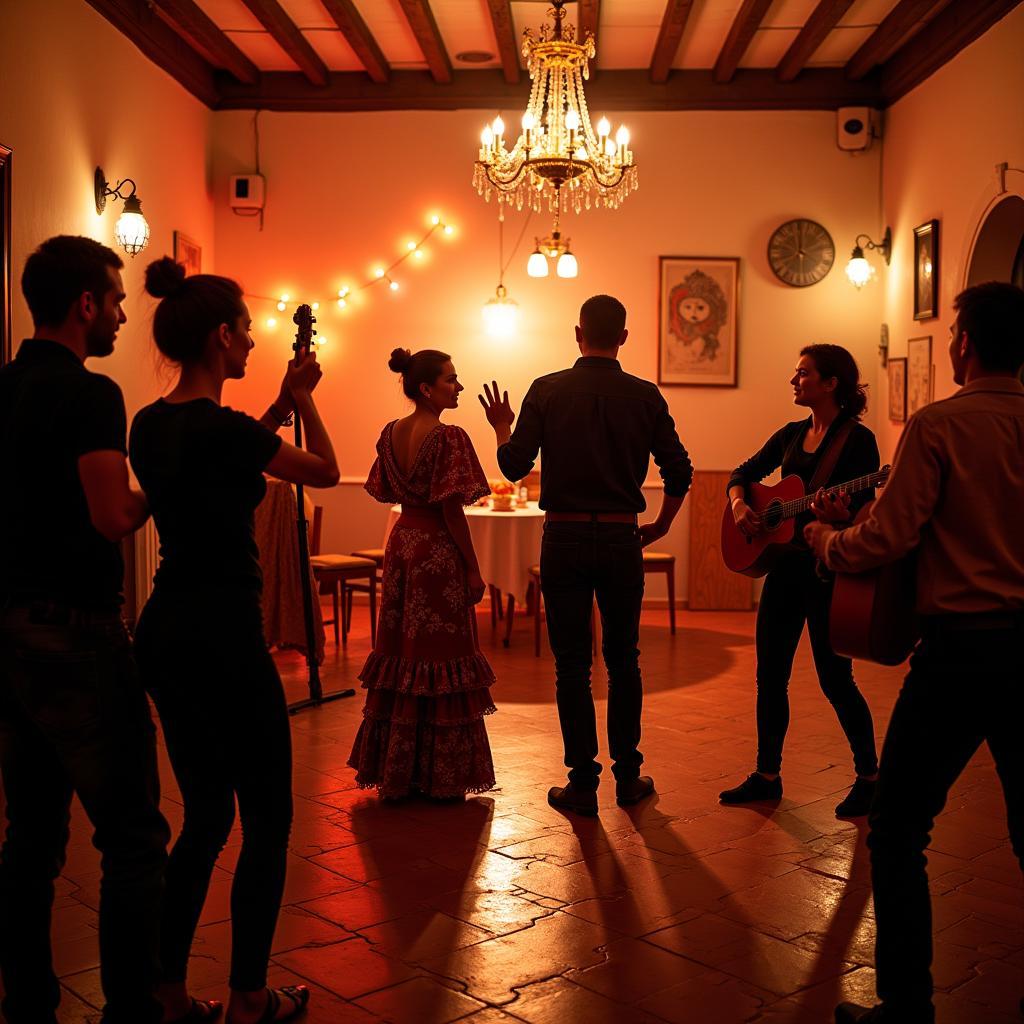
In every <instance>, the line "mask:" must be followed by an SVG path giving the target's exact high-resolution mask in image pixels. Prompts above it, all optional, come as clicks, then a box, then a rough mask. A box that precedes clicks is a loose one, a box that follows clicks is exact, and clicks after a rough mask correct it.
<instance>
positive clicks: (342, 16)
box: [320, 0, 391, 82]
mask: <svg viewBox="0 0 1024 1024" xmlns="http://www.w3.org/2000/svg"><path fill="white" fill-rule="evenodd" d="M320 3H322V4H323V5H324V7H325V8H326V10H327V13H328V14H329V15H330V16H331V17H332V18H333V19H334V24H335V25H337V26H338V28H339V29H341V34H342V35H343V36H344V37H345V39H346V40H347V42H348V45H349V46H351V47H352V49H353V50H354V51H355V55H356V56H357V57H358V58H359V62H360V63H361V64H362V65H363V67H364V68H366V73H367V74H368V75H369V76H370V78H371V79H373V81H375V82H386V81H387V80H388V77H389V76H390V74H391V65H390V64H388V62H387V58H386V57H385V56H384V53H383V51H382V50H381V48H380V47H379V46H378V45H377V40H376V39H374V38H373V33H372V32H371V31H370V30H369V28H367V26H366V22H365V21H363V17H362V15H361V14H360V13H359V11H358V10H357V9H356V5H355V4H354V3H353V2H352V0H320Z"/></svg>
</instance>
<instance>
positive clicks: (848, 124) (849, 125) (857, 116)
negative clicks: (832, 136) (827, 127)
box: [836, 107, 882, 152]
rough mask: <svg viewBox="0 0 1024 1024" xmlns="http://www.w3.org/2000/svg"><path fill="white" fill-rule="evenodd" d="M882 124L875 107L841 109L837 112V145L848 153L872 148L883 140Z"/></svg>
mask: <svg viewBox="0 0 1024 1024" xmlns="http://www.w3.org/2000/svg"><path fill="white" fill-rule="evenodd" d="M881 129H882V123H881V117H880V115H879V112H878V111H877V110H875V109H874V108H873V107H840V108H839V109H838V110H837V111H836V145H837V146H839V148H840V149H843V150H846V151H847V152H856V151H857V150H865V149H870V148H871V143H872V141H873V140H874V139H878V138H881V134H882V131H881Z"/></svg>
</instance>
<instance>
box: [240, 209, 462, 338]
mask: <svg viewBox="0 0 1024 1024" xmlns="http://www.w3.org/2000/svg"><path fill="white" fill-rule="evenodd" d="M429 221H430V227H429V228H428V229H427V231H426V232H425V234H424V235H423V237H422V238H420V239H419V241H415V240H410V241H407V242H406V243H405V248H404V250H403V252H402V254H401V256H399V257H398V259H396V260H395V261H394V262H392V263H390V264H387V265H386V266H381V265H377V266H375V267H374V268H373V273H372V276H371V277H370V278H369V280H367V281H364V282H363V283H362V284H360V285H356V286H354V287H353V286H350V285H342V287H340V288H339V289H338V292H337V296H338V297H337V299H336V300H335V305H336V306H337V308H338V310H339V312H344V311H346V310H347V309H348V307H349V304H350V303H351V301H352V295H353V292H361V291H365V290H366V289H367V288H370V287H371V286H373V285H375V284H377V283H379V282H384V283H385V284H387V286H388V290H389V291H391V292H397V291H399V289H400V287H401V284H400V282H399V281H398V280H396V279H395V278H394V277H393V276H392V271H394V270H395V268H396V267H398V266H399V265H401V264H402V263H403V262H404V261H405V260H407V259H408V258H409V257H410V256H413V257H415V258H416V259H417V260H422V259H423V255H424V248H423V246H424V244H425V243H426V241H427V240H428V239H429V238H430V236H431V235H433V234H434V232H435V231H440V232H441V233H442V234H443V235H445V236H446V237H448V238H451V237H452V236H453V235H454V234H455V229H454V228H453V227H452V225H451V224H446V223H445V222H444V221H443V220H442V219H441V216H440V215H439V214H436V213H435V214H431V215H430V217H429ZM246 297H247V298H250V299H262V300H263V301H266V302H273V303H275V305H276V306H277V309H278V311H279V312H281V313H283V312H285V310H286V309H287V308H288V305H289V303H290V302H291V301H292V298H291V296H290V295H289V294H288V293H283V294H281V295H280V296H278V298H276V299H275V298H272V297H271V296H268V295H255V294H247V296H246ZM300 301H301V300H300ZM310 306H311V307H312V309H313V310H314V311H316V310H319V309H320V303H319V302H312V303H310ZM266 325H267V328H268V329H270V328H273V327H276V326H277V319H276V318H275V317H268V318H267V320H266ZM326 340H327V339H326V338H324V337H323V336H322V335H320V334H318V335H317V336H316V338H315V341H316V344H318V345H323V344H324V343H325V342H326Z"/></svg>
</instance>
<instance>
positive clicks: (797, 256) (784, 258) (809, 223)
mask: <svg viewBox="0 0 1024 1024" xmlns="http://www.w3.org/2000/svg"><path fill="white" fill-rule="evenodd" d="M835 259H836V247H835V244H834V243H833V241H832V236H831V235H830V234H829V233H828V232H827V231H826V230H825V229H824V228H823V227H822V226H821V225H820V224H819V223H818V222H817V221H813V220H807V219H806V218H803V217H798V218H797V219H796V220H787V221H786V223H785V224H781V225H779V227H777V228H776V229H775V231H774V233H773V234H772V237H771V238H770V239H769V240H768V265H769V266H770V267H771V268H772V273H773V274H775V276H776V277H777V278H778V279H779V280H780V281H781V282H782V283H783V284H788V285H790V286H791V287H793V288H806V287H807V286H808V285H812V284H817V283H818V282H819V281H820V280H821V279H822V278H823V277H825V276H826V275H827V274H828V272H829V271H830V270H831V269H832V264H833V263H834V262H835Z"/></svg>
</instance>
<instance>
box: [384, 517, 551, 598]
mask: <svg viewBox="0 0 1024 1024" xmlns="http://www.w3.org/2000/svg"><path fill="white" fill-rule="evenodd" d="M401 511H402V507H401V505H393V506H392V507H391V512H390V513H389V515H388V524H387V527H386V528H385V530H384V545H385V547H386V546H387V542H388V537H389V536H390V535H391V530H392V528H393V527H394V525H395V523H396V522H398V516H399V514H400V513H401ZM466 520H467V522H468V523H469V532H470V534H471V535H472V537H473V547H474V548H475V549H476V557H477V561H479V563H480V575H481V576H483V578H484V582H485V583H490V584H491V585H492V586H495V587H497V588H498V589H499V590H500V591H501V592H502V594H504V595H505V596H506V597H507V596H508V595H509V594H511V595H512V596H513V597H514V598H515V599H516V603H517V604H522V603H524V602H525V601H526V588H527V586H528V585H529V582H530V573H529V569H530V566H531V565H536V564H537V563H538V562H539V561H540V542H541V538H542V537H543V535H544V513H543V512H542V511H541V510H540V509H539V508H537V503H536V502H535V501H531V502H529V503H528V504H527V507H526V508H517V509H516V510H515V511H513V512H495V511H494V510H493V509H490V508H477V507H475V506H474V507H472V508H467V509H466Z"/></svg>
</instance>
